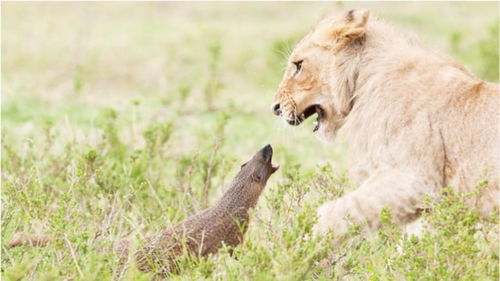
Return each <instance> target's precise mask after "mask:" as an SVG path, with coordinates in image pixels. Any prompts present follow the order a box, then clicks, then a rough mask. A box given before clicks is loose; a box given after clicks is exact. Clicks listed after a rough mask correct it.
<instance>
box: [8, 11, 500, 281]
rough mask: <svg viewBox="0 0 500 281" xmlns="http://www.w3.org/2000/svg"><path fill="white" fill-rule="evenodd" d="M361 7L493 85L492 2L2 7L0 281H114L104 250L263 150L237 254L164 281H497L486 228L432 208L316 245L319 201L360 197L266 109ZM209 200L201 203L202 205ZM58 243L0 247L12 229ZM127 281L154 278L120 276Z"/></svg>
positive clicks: (191, 266) (341, 160)
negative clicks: (306, 57) (412, 229)
mask: <svg viewBox="0 0 500 281" xmlns="http://www.w3.org/2000/svg"><path fill="white" fill-rule="evenodd" d="M351 7H367V8H370V9H372V10H373V11H374V12H376V13H378V14H379V15H380V16H381V17H384V18H387V19H388V20H390V21H392V22H394V24H395V25H398V26H401V27H402V28H405V29H409V30H414V31H415V32H417V33H418V34H419V35H420V36H421V37H423V38H424V39H425V40H427V41H428V42H429V44H432V45H435V46H436V48H441V49H443V50H444V51H446V52H448V53H450V54H452V55H453V56H455V57H457V59H459V60H460V61H462V62H464V63H465V64H466V66H467V67H469V68H471V69H472V70H473V71H474V72H475V73H476V74H477V75H479V76H480V77H483V78H485V79H487V80H490V81H498V4H497V3H411V4H398V3H390V4H389V3H387V4H384V3H337V4H332V3H205V4H202V3H196V4H195V3H182V4H181V3H140V4H138V3H122V4H119V3H86V4H85V3H64V4H60V3H50V4H47V3H46V4H43V3H36V4H34V3H2V70H3V72H2V82H3V83H2V222H1V223H2V224H1V227H2V258H1V259H2V278H3V280H109V279H111V278H112V276H113V274H114V272H115V271H116V270H117V267H118V266H117V259H116V257H115V256H114V255H112V254H110V253H106V252H103V251H102V249H106V248H107V247H109V246H110V245H111V243H112V242H113V241H116V240H117V239H119V238H122V237H125V236H130V237H135V240H136V241H138V242H139V241H140V237H141V235H143V234H144V233H146V232H154V231H157V230H159V229H161V228H163V227H165V226H168V225H171V224H173V223H176V222H178V221H180V220H182V219H183V218H184V217H186V216H187V215H189V214H191V213H193V212H196V211H198V210H200V209H202V208H204V207H205V206H207V205H210V204H212V203H213V202H214V201H215V200H216V199H217V197H218V196H219V195H220V194H221V192H222V191H223V190H224V185H225V184H227V183H228V182H229V181H230V180H231V178H232V177H233V176H234V175H235V174H236V172H237V171H238V168H239V166H240V164H242V163H243V162H245V161H246V160H247V159H248V158H249V157H250V156H251V155H253V154H254V153H255V152H256V151H257V150H258V149H259V148H261V147H262V146H264V145H265V144H267V143H271V144H272V145H273V147H274V148H275V162H277V163H279V164H280V165H281V169H280V170H279V171H278V173H277V174H275V175H273V176H272V178H271V179H270V181H269V183H268V185H267V187H266V190H265V191H264V193H263V195H262V196H261V198H260V200H259V203H258V206H257V208H256V209H255V210H254V211H253V212H252V220H251V223H250V227H249V230H248V232H247V234H246V235H245V243H243V244H242V245H240V246H239V247H238V248H237V249H236V251H235V253H234V254H233V256H231V255H229V253H228V251H227V249H222V250H221V252H220V253H219V254H218V255H215V256H211V257H209V258H207V259H203V260H184V261H183V262H182V271H181V273H180V274H179V275H175V276H173V278H172V279H173V280H200V279H207V280H343V279H349V280H498V278H499V273H498V262H499V261H498V223H497V222H498V217H496V216H495V217H492V218H491V219H490V220H488V221H481V223H480V224H478V217H477V214H476V213H475V212H474V210H469V209H467V208H465V207H464V204H463V202H464V200H466V198H464V196H459V195H457V194H453V193H451V192H449V189H444V191H443V192H444V193H443V196H444V200H442V201H440V202H432V201H429V202H428V204H430V205H431V206H432V209H433V210H434V211H433V212H432V213H430V214H425V216H426V217H427V218H426V219H427V221H428V223H429V224H430V225H431V226H432V227H431V229H432V230H430V231H427V232H425V233H424V235H423V236H422V237H421V238H415V237H407V236H406V235H405V234H402V233H401V230H400V229H399V228H397V227H395V226H393V225H392V224H391V223H390V221H389V220H388V219H387V218H388V217H390V215H389V211H385V212H383V213H382V214H381V215H382V216H383V217H384V218H386V220H385V226H384V228H383V229H382V230H381V231H380V232H379V233H377V234H375V235H374V237H372V239H364V238H363V236H362V235H360V234H359V229H356V228H353V229H352V233H351V234H350V236H349V239H347V240H345V241H344V242H342V243H341V244H339V245H335V246H334V245H332V243H331V242H330V240H329V239H328V238H329V237H325V238H323V239H320V240H315V239H312V238H311V236H310V234H311V227H312V225H313V224H314V220H315V213H316V208H317V207H318V206H319V205H320V204H321V203H322V202H324V201H325V200H327V199H332V198H335V197H337V196H340V195H342V194H344V193H346V192H349V190H352V189H353V188H355V186H353V185H352V184H351V183H350V182H349V179H348V176H347V173H346V160H347V159H345V153H344V151H345V145H344V144H342V143H336V144H333V145H332V144H323V143H321V142H319V141H318V140H316V139H315V137H314V136H313V135H312V134H311V131H312V128H313V127H312V124H311V122H312V121H310V120H309V121H307V122H306V123H305V124H304V125H301V126H300V127H298V128H290V127H287V126H285V125H282V124H281V123H282V122H281V121H279V120H277V118H275V117H274V116H273V115H272V114H271V111H270V103H271V100H272V96H273V94H274V91H275V90H276V88H277V86H278V83H279V81H280V79H281V74H282V70H283V67H284V63H285V60H286V56H287V54H288V53H289V51H290V50H291V48H292V47H293V43H294V42H295V41H296V40H298V39H299V38H301V36H303V35H304V34H305V33H306V32H307V31H308V30H309V28H310V27H311V26H312V25H314V23H315V22H317V21H318V20H319V19H320V18H321V16H323V15H325V13H326V11H330V10H335V9H340V8H345V9H347V8H351ZM206 194H208V196H206ZM18 231H24V232H29V233H38V232H43V233H47V234H49V235H51V236H52V237H54V239H53V241H52V242H51V243H50V244H49V245H48V246H47V247H45V248H29V247H19V248H14V249H8V248H6V247H5V244H4V242H5V241H7V240H9V239H10V238H11V237H12V235H13V234H14V233H15V232H18ZM123 280H149V277H148V276H147V275H146V274H143V273H140V272H138V271H137V270H136V269H134V268H133V267H131V269H130V270H128V271H127V273H126V275H125V276H124V277H123Z"/></svg>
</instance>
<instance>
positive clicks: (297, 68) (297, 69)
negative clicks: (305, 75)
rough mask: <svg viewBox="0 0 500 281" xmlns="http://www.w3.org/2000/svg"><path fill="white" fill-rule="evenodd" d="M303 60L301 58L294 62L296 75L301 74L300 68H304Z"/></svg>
mask: <svg viewBox="0 0 500 281" xmlns="http://www.w3.org/2000/svg"><path fill="white" fill-rule="evenodd" d="M303 62H304V60H299V61H296V62H294V63H293V64H294V65H295V73H294V74H293V75H294V76H295V75H297V74H299V72H300V70H301V69H302V63H303Z"/></svg>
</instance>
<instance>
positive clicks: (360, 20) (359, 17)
mask: <svg viewBox="0 0 500 281" xmlns="http://www.w3.org/2000/svg"><path fill="white" fill-rule="evenodd" d="M369 19H370V11H368V10H350V11H349V12H347V13H346V15H345V26H344V27H343V28H340V30H339V31H338V34H337V36H339V37H340V36H342V37H344V39H348V40H353V39H357V38H360V37H363V36H365V33H366V24H367V23H368V20H369Z"/></svg>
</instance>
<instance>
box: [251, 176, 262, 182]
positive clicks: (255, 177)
mask: <svg viewBox="0 0 500 281" xmlns="http://www.w3.org/2000/svg"><path fill="white" fill-rule="evenodd" d="M253 179H254V181H261V180H262V177H261V176H259V175H253Z"/></svg>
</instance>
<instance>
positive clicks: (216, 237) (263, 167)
mask: <svg viewBox="0 0 500 281" xmlns="http://www.w3.org/2000/svg"><path fill="white" fill-rule="evenodd" d="M272 156H273V149H272V147H271V145H266V146H265V147H264V148H262V149H261V150H260V151H258V152H257V153H256V154H255V155H254V156H253V157H252V159H250V161H248V162H246V163H245V164H243V165H242V166H241V170H240V171H239V172H238V174H237V175H236V177H235V178H234V179H233V180H232V182H231V184H230V185H229V187H228V188H227V190H226V191H225V192H224V194H223V195H222V196H221V198H220V199H219V200H218V201H217V203H216V204H215V205H214V206H212V207H210V208H207V209H205V210H202V211H200V212H198V213H196V214H195V215H192V216H189V217H188V218H186V219H185V220H183V221H182V222H180V223H178V224H176V225H175V226H172V227H169V228H166V229H164V230H162V231H161V232H159V233H158V234H157V235H154V236H153V237H150V238H149V239H147V240H146V241H145V243H144V244H143V245H142V246H140V247H139V249H138V250H137V251H136V252H135V260H136V264H137V267H138V268H139V269H140V270H141V271H146V272H155V273H158V274H161V275H164V274H167V273H169V272H172V271H177V264H176V259H177V258H178V257H179V256H181V255H185V254H188V255H192V256H198V257H202V256H207V255H209V254H213V253H215V252H217V250H218V249H219V248H220V247H222V246H223V245H226V246H231V247H235V246H237V245H238V244H240V243H241V242H242V241H243V235H244V233H245V232H246V230H247V227H248V219H249V214H248V212H249V210H250V209H251V208H253V207H255V205H256V204H257V200H258V199H259V196H260V194H261V192H262V190H263V189H264V187H265V185H266V183H267V180H268V179H269V177H270V176H271V174H273V173H274V172H275V171H276V170H277V169H278V168H279V166H277V165H276V166H274V165H273V164H272V163H271V161H272Z"/></svg>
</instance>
